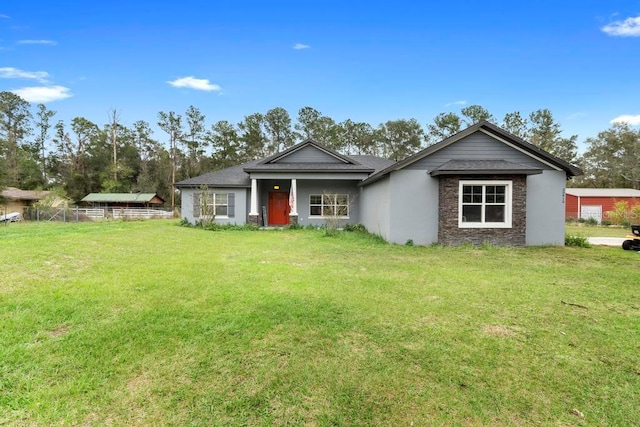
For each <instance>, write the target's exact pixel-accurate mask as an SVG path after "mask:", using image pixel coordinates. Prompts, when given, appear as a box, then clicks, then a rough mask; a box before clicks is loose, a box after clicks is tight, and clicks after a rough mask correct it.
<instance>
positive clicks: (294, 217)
mask: <svg viewBox="0 0 640 427" xmlns="http://www.w3.org/2000/svg"><path fill="white" fill-rule="evenodd" d="M297 223H298V185H297V181H296V179H295V178H292V179H291V190H289V224H297Z"/></svg>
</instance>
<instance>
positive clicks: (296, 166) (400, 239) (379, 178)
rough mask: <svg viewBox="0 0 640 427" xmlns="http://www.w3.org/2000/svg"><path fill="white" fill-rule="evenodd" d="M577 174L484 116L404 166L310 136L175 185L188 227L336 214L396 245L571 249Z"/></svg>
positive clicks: (308, 220) (303, 220) (318, 219)
mask: <svg viewBox="0 0 640 427" xmlns="http://www.w3.org/2000/svg"><path fill="white" fill-rule="evenodd" d="M580 174H582V171H581V170H580V169H578V168H576V167H575V166H573V165H571V164H569V163H567V162H565V161H563V160H561V159H559V158H557V157H554V156H552V155H551V154H549V153H547V152H546V151H543V150H541V149H539V148H537V147H535V146H534V145H532V144H530V143H528V142H526V141H524V140H522V139H520V138H518V137H516V136H514V135H512V134H510V133H508V132H506V131H505V130H504V129H501V128H499V127H498V126H495V125H493V124H491V123H489V122H486V121H483V122H480V123H476V124H475V125H473V126H470V127H469V128H467V129H465V130H463V131H461V132H459V133H457V134H455V135H453V136H451V137H449V138H447V139H445V140H443V141H441V142H439V143H437V144H435V145H432V146H430V147H428V148H426V149H424V150H422V151H420V152H419V153H416V154H414V155H413V156H410V157H408V158H407V159H404V160H402V161H400V162H397V163H395V162H391V161H389V160H386V159H381V158H379V157H374V156H357V155H343V154H340V153H337V152H335V151H333V150H330V149H328V148H326V147H323V146H322V145H320V144H318V143H317V142H315V141H312V140H307V141H304V142H302V143H300V144H297V145H295V146H293V147H291V148H289V149H287V150H284V151H282V152H280V153H277V154H274V155H273V156H270V157H267V158H264V159H259V160H255V161H251V162H248V163H245V164H241V165H237V166H232V167H230V168H227V169H223V170H220V171H216V172H211V173H208V174H204V175H201V176H198V177H194V178H190V179H187V180H184V181H181V182H178V183H176V187H177V188H178V189H180V191H181V198H182V217H183V218H186V219H187V221H189V222H191V223H195V222H197V221H200V220H202V219H203V218H205V217H206V216H209V215H210V213H209V212H213V213H214V214H215V219H214V220H215V221H216V222H219V223H236V224H244V223H247V222H248V223H254V224H260V225H286V224H289V223H298V224H301V225H307V224H310V225H324V224H325V223H326V222H327V221H334V220H335V219H338V220H339V221H340V224H349V223H361V224H363V225H364V226H365V227H366V228H367V230H369V231H370V232H372V233H375V234H379V235H381V236H382V237H383V238H384V239H386V240H387V241H389V242H393V243H399V244H405V243H406V242H409V241H411V242H413V243H414V244H418V245H428V244H431V243H440V244H445V245H461V244H465V243H472V244H482V243H485V242H486V243H490V244H494V245H507V246H524V245H564V238H565V235H564V230H565V224H564V211H565V204H564V202H565V197H564V196H565V182H566V180H567V179H569V178H571V177H573V176H575V175H580ZM203 186H204V189H205V190H203Z"/></svg>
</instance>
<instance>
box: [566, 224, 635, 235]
mask: <svg viewBox="0 0 640 427" xmlns="http://www.w3.org/2000/svg"><path fill="white" fill-rule="evenodd" d="M565 230H566V232H567V233H568V234H573V235H579V236H584V237H625V236H626V235H627V234H631V227H616V226H611V227H601V226H598V225H582V224H566V225H565Z"/></svg>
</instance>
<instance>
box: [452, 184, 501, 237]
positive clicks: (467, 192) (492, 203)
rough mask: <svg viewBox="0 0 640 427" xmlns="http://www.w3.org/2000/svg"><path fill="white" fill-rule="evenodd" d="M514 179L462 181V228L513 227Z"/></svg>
mask: <svg viewBox="0 0 640 427" xmlns="http://www.w3.org/2000/svg"><path fill="white" fill-rule="evenodd" d="M512 186H513V184H512V181H460V187H459V193H458V194H459V196H458V226H459V227H460V228H511V210H512V209H511V208H512V204H511V200H512V199H511V193H512Z"/></svg>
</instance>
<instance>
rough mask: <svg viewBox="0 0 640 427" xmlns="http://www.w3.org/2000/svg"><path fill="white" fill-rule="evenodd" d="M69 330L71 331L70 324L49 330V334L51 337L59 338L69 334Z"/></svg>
mask: <svg viewBox="0 0 640 427" xmlns="http://www.w3.org/2000/svg"><path fill="white" fill-rule="evenodd" d="M69 332H71V328H69V327H68V326H58V327H57V328H55V329H51V330H49V331H47V335H49V336H50V337H51V338H57V337H60V336H62V335H67V334H68V333H69Z"/></svg>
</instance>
